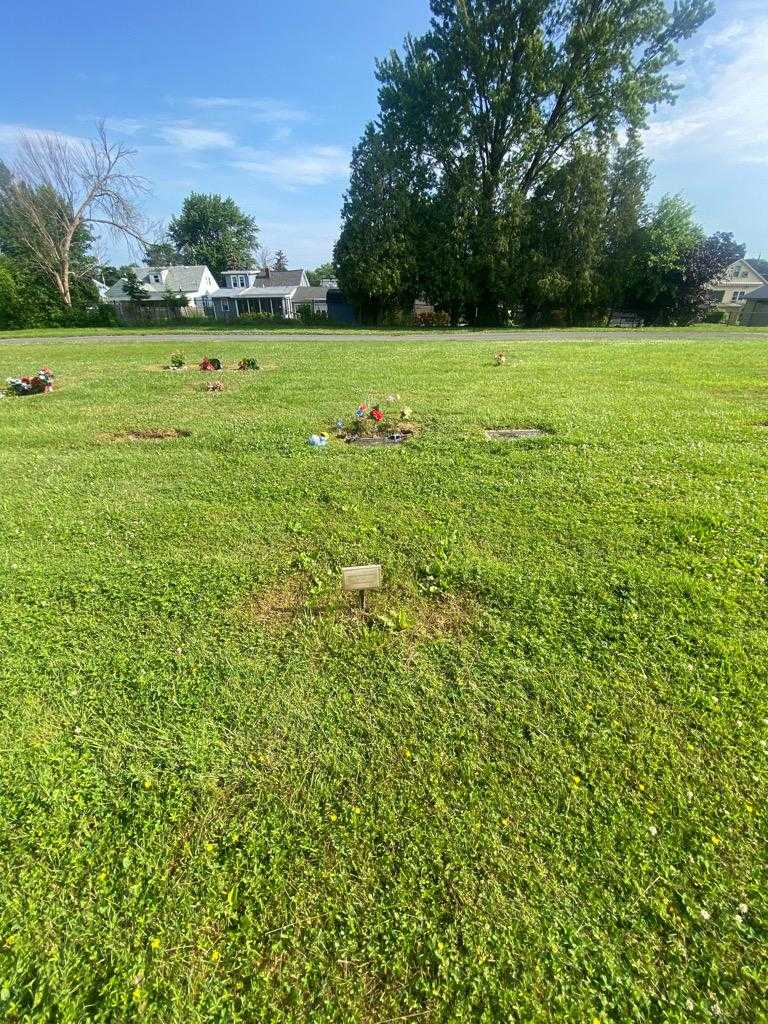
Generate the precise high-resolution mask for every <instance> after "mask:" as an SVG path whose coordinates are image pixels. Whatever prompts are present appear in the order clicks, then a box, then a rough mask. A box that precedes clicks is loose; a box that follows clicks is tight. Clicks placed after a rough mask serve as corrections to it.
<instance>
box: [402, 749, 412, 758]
mask: <svg viewBox="0 0 768 1024" xmlns="http://www.w3.org/2000/svg"><path fill="white" fill-rule="evenodd" d="M403 757H411V752H410V750H404V751H403Z"/></svg>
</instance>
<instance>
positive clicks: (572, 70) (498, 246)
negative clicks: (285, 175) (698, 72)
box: [334, 0, 744, 325]
mask: <svg viewBox="0 0 768 1024" xmlns="http://www.w3.org/2000/svg"><path fill="white" fill-rule="evenodd" d="M431 12H432V19H431V24H430V28H429V30H428V31H427V32H426V33H425V34H424V35H422V36H420V37H418V38H413V37H410V36H409V37H407V38H406V40H405V43H404V46H403V50H402V52H401V53H398V52H394V51H393V52H391V53H390V54H389V55H388V56H387V57H385V58H384V59H383V60H381V61H379V62H378V63H377V67H376V76H377V79H378V82H379V93H378V98H379V114H378V117H377V119H376V121H375V122H372V123H370V124H368V125H367V127H366V128H365V131H364V132H363V135H362V138H361V139H360V142H359V144H358V145H357V147H356V148H355V150H354V153H353V158H352V171H351V178H350V185H349V189H348V191H347V193H346V196H345V201H344V206H343V210H342V231H341V236H340V238H339V240H338V242H337V244H336V248H335V252H334V256H335V262H336V266H337V269H338V277H339V284H340V287H341V288H342V289H343V291H344V292H345V294H346V295H347V297H348V298H349V299H350V300H351V301H352V302H353V303H354V304H355V305H357V306H358V308H359V309H360V310H361V312H362V315H363V318H364V319H365V320H367V321H370V322H377V321H381V320H382V319H383V318H385V317H386V316H388V315H390V314H392V313H393V312H397V311H398V310H408V309H411V308H412V305H413V301H414V299H416V298H423V299H426V300H428V301H430V302H432V303H434V304H435V306H436V307H437V308H438V309H440V310H444V311H447V312H448V313H449V314H450V317H451V320H452V322H454V323H457V322H459V321H460V320H462V319H465V320H467V321H468V322H469V323H478V324H480V323H482V324H497V323H500V322H504V321H507V320H509V319H513V320H515V321H518V322H521V323H526V324H532V325H542V324H553V323H563V324H569V325H571V324H572V325H576V324H591V323H598V322H601V321H604V320H605V318H606V317H607V316H609V315H610V313H611V312H612V311H618V310H631V311H633V312H634V313H635V314H637V315H639V316H640V317H641V318H642V319H643V320H644V321H645V322H648V323H688V322H691V321H692V320H696V319H698V318H700V317H701V316H702V315H703V313H704V312H705V311H706V309H707V308H708V307H709V305H710V299H709V293H708V288H707V284H708V282H709V281H711V280H712V279H713V278H714V277H716V276H717V275H718V274H719V273H720V272H721V271H722V269H723V268H724V267H726V266H727V265H728V264H729V263H731V262H733V260H735V259H737V258H738V257H740V256H743V255H744V249H743V247H742V246H740V245H738V244H737V243H736V242H735V241H734V239H733V237H732V236H731V235H730V234H726V233H722V232H719V233H716V234H714V235H711V236H709V237H707V236H706V235H705V233H704V232H703V231H702V229H701V228H700V227H699V226H698V225H697V224H696V223H695V220H694V218H693V211H692V208H691V207H690V206H689V205H688V204H686V202H685V201H684V200H683V199H682V198H681V197H680V196H667V197H664V198H663V199H661V200H660V201H659V202H658V203H657V204H655V205H651V204H650V203H649V201H648V191H649V187H650V184H651V172H650V164H649V161H648V160H647V159H646V158H645V157H644V155H643V151H642V146H641V143H640V131H641V129H642V128H643V127H644V126H645V123H646V116H647V112H648V111H649V109H651V108H655V107H657V106H658V105H660V104H662V103H665V102H669V101H671V100H673V98H674V96H675V92H676V90H677V88H678V87H677V86H676V85H674V84H673V82H672V80H671V78H670V74H669V70H670V68H671V67H673V66H674V65H675V64H676V63H677V62H678V57H679V55H678V49H677V44H678V43H679V42H680V41H681V40H684V39H687V38H688V37H690V36H691V35H692V34H693V33H694V32H695V31H696V30H697V28H698V27H699V26H700V25H701V24H702V23H703V22H704V21H705V20H706V18H708V17H709V16H710V15H711V14H712V13H713V5H712V3H711V2H710V0H678V2H676V3H675V4H674V6H673V7H672V9H671V10H670V9H669V8H667V6H666V5H665V4H664V3H663V0H504V2H501V0H432V2H431Z"/></svg>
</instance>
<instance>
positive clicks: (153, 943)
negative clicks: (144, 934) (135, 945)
mask: <svg viewBox="0 0 768 1024" xmlns="http://www.w3.org/2000/svg"><path fill="white" fill-rule="evenodd" d="M150 946H151V947H152V949H160V939H158V937H157V936H155V937H154V939H152V941H151V942H150Z"/></svg>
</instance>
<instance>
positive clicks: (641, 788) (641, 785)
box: [637, 782, 645, 793]
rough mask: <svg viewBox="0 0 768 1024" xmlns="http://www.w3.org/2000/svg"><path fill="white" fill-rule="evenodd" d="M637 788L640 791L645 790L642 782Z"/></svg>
mask: <svg viewBox="0 0 768 1024" xmlns="http://www.w3.org/2000/svg"><path fill="white" fill-rule="evenodd" d="M637 788H638V789H639V790H640V792H641V793H644V792H645V786H644V785H643V784H642V782H641V783H640V784H639V785H638V787H637Z"/></svg>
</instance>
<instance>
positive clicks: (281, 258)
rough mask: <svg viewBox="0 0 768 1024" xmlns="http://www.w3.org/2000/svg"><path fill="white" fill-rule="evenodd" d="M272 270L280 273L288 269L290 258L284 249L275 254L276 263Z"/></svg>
mask: <svg viewBox="0 0 768 1024" xmlns="http://www.w3.org/2000/svg"><path fill="white" fill-rule="evenodd" d="M272 269H273V270H277V271H279V272H282V271H285V270H287V269H288V258H287V256H286V255H285V253H284V252H283V250H282V249H278V250H277V252H276V253H275V262H274V263H273V264H272Z"/></svg>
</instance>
